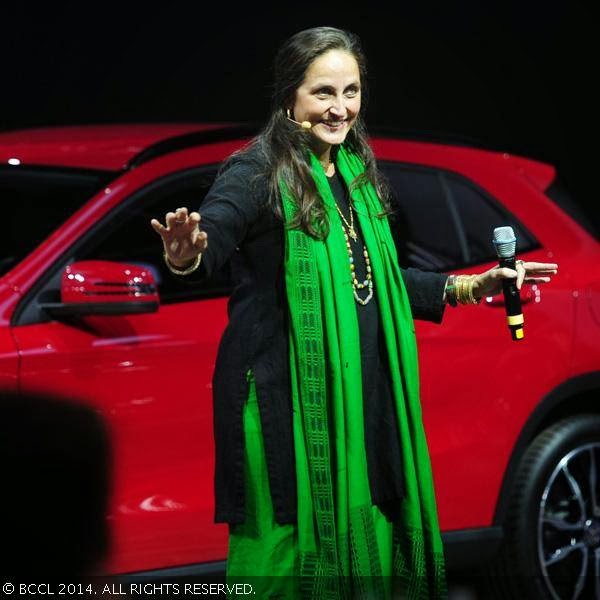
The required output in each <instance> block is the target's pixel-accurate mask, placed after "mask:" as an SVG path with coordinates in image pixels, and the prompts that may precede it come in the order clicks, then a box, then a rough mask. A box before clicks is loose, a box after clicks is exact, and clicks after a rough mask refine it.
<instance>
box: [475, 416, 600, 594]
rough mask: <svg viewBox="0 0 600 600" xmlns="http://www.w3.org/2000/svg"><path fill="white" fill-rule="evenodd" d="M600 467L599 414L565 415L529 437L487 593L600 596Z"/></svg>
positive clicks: (489, 576)
mask: <svg viewBox="0 0 600 600" xmlns="http://www.w3.org/2000/svg"><path fill="white" fill-rule="evenodd" d="M599 469H600V416H599V415H592V414H589V415H578V416H574V417H569V418H566V419H563V420H561V421H558V422H557V423H555V424H553V425H552V426H550V427H548V428H547V429H545V430H544V431H543V432H542V433H540V434H539V435H538V436H537V437H536V438H535V439H534V440H533V442H532V443H531V445H530V446H529V448H528V449H527V451H526V452H525V454H524V456H523V458H522V460H521V464H520V466H519V470H518V473H517V477H516V480H515V484H514V486H513V489H512V493H511V498H510V504H509V510H508V516H507V520H506V522H505V523H504V541H503V543H502V546H501V548H500V552H499V555H498V558H497V560H496V561H495V562H494V564H493V565H492V566H491V568H490V570H489V572H488V578H487V587H488V590H487V591H488V592H489V596H492V595H493V596H495V597H496V598H499V597H500V598H528V599H532V600H533V599H535V600H538V599H539V600H542V599H543V600H546V599H552V600H557V599H560V600H566V599H567V598H568V599H575V598H582V599H583V598H595V599H598V600H600V475H599V473H598V470H599ZM486 597H487V596H486Z"/></svg>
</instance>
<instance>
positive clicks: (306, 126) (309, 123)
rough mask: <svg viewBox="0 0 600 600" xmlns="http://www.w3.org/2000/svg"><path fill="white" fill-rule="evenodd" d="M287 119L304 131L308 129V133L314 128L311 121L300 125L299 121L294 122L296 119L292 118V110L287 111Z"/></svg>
mask: <svg viewBox="0 0 600 600" xmlns="http://www.w3.org/2000/svg"><path fill="white" fill-rule="evenodd" d="M286 117H287V119H288V121H291V122H292V123H296V125H300V127H302V129H306V130H307V131H308V130H309V129H310V128H311V127H312V123H311V122H310V121H302V123H300V122H299V121H294V119H292V117H290V109H289V108H288V109H287V114H286Z"/></svg>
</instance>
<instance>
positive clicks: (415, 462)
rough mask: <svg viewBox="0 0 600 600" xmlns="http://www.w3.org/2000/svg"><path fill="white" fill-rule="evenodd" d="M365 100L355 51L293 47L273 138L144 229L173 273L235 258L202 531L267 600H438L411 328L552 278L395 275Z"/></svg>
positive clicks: (202, 273) (338, 40)
mask: <svg viewBox="0 0 600 600" xmlns="http://www.w3.org/2000/svg"><path fill="white" fill-rule="evenodd" d="M365 83H366V72H365V58H364V55H363V53H362V51H361V49H360V46H359V41H358V39H357V38H356V36H354V35H352V34H350V33H347V32H344V31H340V30H338V29H334V28H330V27H319V28H314V29H309V30H306V31H302V32H300V33H298V34H296V35H294V36H293V37H292V38H290V39H289V40H288V41H287V42H285V44H284V45H283V46H282V47H281V49H280V50H279V53H278V55H277V58H276V61H275V86H274V94H273V107H272V112H271V117H270V119H269V121H268V123H267V125H266V126H265V128H264V129H263V130H262V132H261V133H260V134H259V135H258V136H257V138H255V139H254V140H253V141H252V142H251V143H250V144H249V146H248V147H246V148H244V149H243V150H242V151H241V152H239V153H237V154H236V155H234V156H233V157H231V159H230V160H228V161H227V163H226V165H225V166H224V168H223V169H222V171H221V173H220V175H219V176H218V177H217V179H216V181H215V183H214V185H213V187H212V188H211V191H210V192H209V194H208V196H207V197H206V199H205V201H204V203H203V205H202V217H201V216H200V214H199V213H198V212H192V213H188V210H187V208H185V207H184V208H178V209H177V210H176V211H175V212H171V213H168V214H167V215H166V226H163V225H162V224H161V223H159V222H158V221H157V220H155V219H153V220H152V226H153V227H154V229H155V230H156V231H157V233H158V234H159V235H160V236H161V238H162V241H163V245H164V253H165V261H166V262H167V265H168V266H169V268H170V269H171V270H172V271H173V272H174V273H176V274H178V275H179V276H182V277H186V278H193V279H196V280H198V281H201V280H202V278H203V277H206V276H207V275H209V274H210V273H211V272H213V271H214V270H215V269H216V268H218V267H219V266H220V265H221V264H223V263H224V262H225V261H226V260H228V259H229V258H231V261H232V269H233V275H234V278H235V279H236V283H237V285H236V288H235V290H234V292H233V294H232V296H231V298H230V303H229V324H228V327H227V329H226V331H225V333H224V336H223V339H222V341H221V344H220V347H219V353H218V357H217V364H216V368H215V373H214V379H213V384H214V385H213V390H214V410H215V441H216V470H215V494H216V514H215V520H216V521H217V522H227V523H229V524H230V538H229V554H228V567H227V569H228V572H227V575H228V579H229V580H230V581H234V580H236V581H239V582H241V583H250V582H253V583H254V591H255V592H256V594H257V597H261V598H263V597H264V598H269V597H278V598H279V597H306V598H325V597H327V598H338V597H339V598H346V597H348V598H349V597H363V596H364V597H372V598H386V597H392V595H393V594H394V592H398V593H400V594H402V597H409V598H437V597H443V596H444V595H445V593H446V592H445V570H444V560H443V549H442V544H441V538H440V532H439V526H438V521H437V512H436V506H435V498H434V490H433V482H432V478H431V468H430V463H429V456H428V453H427V446H426V440H425V435H424V431H423V426H422V421H421V412H420V404H419V396H418V394H419V390H418V368H417V354H416V344H415V338H414V325H413V321H412V319H413V316H414V317H415V318H424V319H428V320H432V321H435V322H440V321H441V318H442V314H443V311H444V306H445V303H446V302H450V303H452V304H454V305H455V304H456V302H457V301H458V303H461V304H466V303H477V302H478V300H479V299H480V298H481V297H482V296H483V295H491V294H496V293H499V292H500V291H501V280H502V279H503V278H514V277H517V285H518V286H519V287H520V286H521V284H522V283H523V282H526V283H533V282H536V283H542V282H547V281H549V280H550V277H549V275H550V274H552V273H555V272H556V269H557V265H555V264H544V263H520V265H519V266H518V269H517V271H512V270H510V269H505V268H494V269H491V270H489V271H487V272H485V273H482V274H480V275H476V276H475V275H474V276H460V277H459V278H458V280H457V281H456V282H454V281H452V283H456V285H448V279H449V278H448V277H447V276H446V275H442V274H438V273H426V272H422V271H419V270H416V269H406V270H404V269H400V268H399V266H398V264H397V254H396V248H395V244H394V242H393V238H392V236H391V231H390V227H389V224H388V216H389V214H390V205H389V201H388V196H387V192H386V188H385V185H384V184H383V182H382V181H381V179H380V176H379V174H378V172H377V168H376V165H375V159H374V157H373V153H372V151H371V149H370V148H369V146H368V143H367V141H366V132H365V128H364V124H363V122H362V112H361V111H362V110H363V108H364V107H363V106H362V102H361V101H362V99H363V97H364V95H365ZM535 275H541V276H540V277H535ZM271 575H276V576H280V577H274V578H270V577H269V576H271ZM292 576H294V577H292Z"/></svg>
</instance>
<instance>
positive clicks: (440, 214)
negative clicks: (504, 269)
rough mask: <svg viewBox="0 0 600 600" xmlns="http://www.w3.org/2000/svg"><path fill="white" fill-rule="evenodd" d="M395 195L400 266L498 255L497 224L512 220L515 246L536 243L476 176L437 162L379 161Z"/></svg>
mask: <svg viewBox="0 0 600 600" xmlns="http://www.w3.org/2000/svg"><path fill="white" fill-rule="evenodd" d="M379 167H380V169H381V170H382V172H383V173H384V175H385V176H386V177H387V179H388V182H389V184H390V187H391V192H392V195H393V205H394V210H395V214H394V217H393V218H391V219H390V224H391V226H392V230H393V233H394V237H395V239H396V244H397V246H398V250H399V260H400V263H401V264H402V266H406V267H418V268H420V269H425V270H430V271H438V272H441V271H449V270H452V269H460V268H465V267H468V266H470V265H475V264H479V263H483V262H489V261H493V260H496V253H495V249H494V246H493V244H492V235H493V230H494V228H496V227H502V226H511V227H512V228H513V230H514V232H515V235H516V237H517V252H518V253H519V252H524V251H526V250H531V249H532V248H535V247H538V245H539V244H538V243H537V241H536V239H535V238H534V237H533V235H532V234H531V233H530V232H529V231H528V230H527V229H526V228H525V227H524V226H523V225H522V224H521V223H520V222H519V221H518V219H516V217H515V216H514V215H512V214H511V213H510V212H509V211H508V210H506V208H505V207H504V206H503V205H502V204H501V203H500V202H499V201H497V200H496V199H495V198H493V197H492V196H491V195H489V194H488V193H487V192H485V191H484V190H482V189H481V188H479V187H478V186H477V185H476V184H475V183H474V182H472V181H470V180H468V179H466V178H464V177H462V176H460V175H458V174H456V173H450V172H446V171H442V170H438V169H433V168H425V167H420V166H415V165H406V164H399V163H392V162H384V163H381V164H380V165H379Z"/></svg>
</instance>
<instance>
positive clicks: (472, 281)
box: [469, 275, 481, 304]
mask: <svg viewBox="0 0 600 600" xmlns="http://www.w3.org/2000/svg"><path fill="white" fill-rule="evenodd" d="M476 279H477V275H471V277H470V278H469V302H470V303H471V304H479V303H480V302H481V298H475V296H474V295H473V288H474V287H475V280H476Z"/></svg>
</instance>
